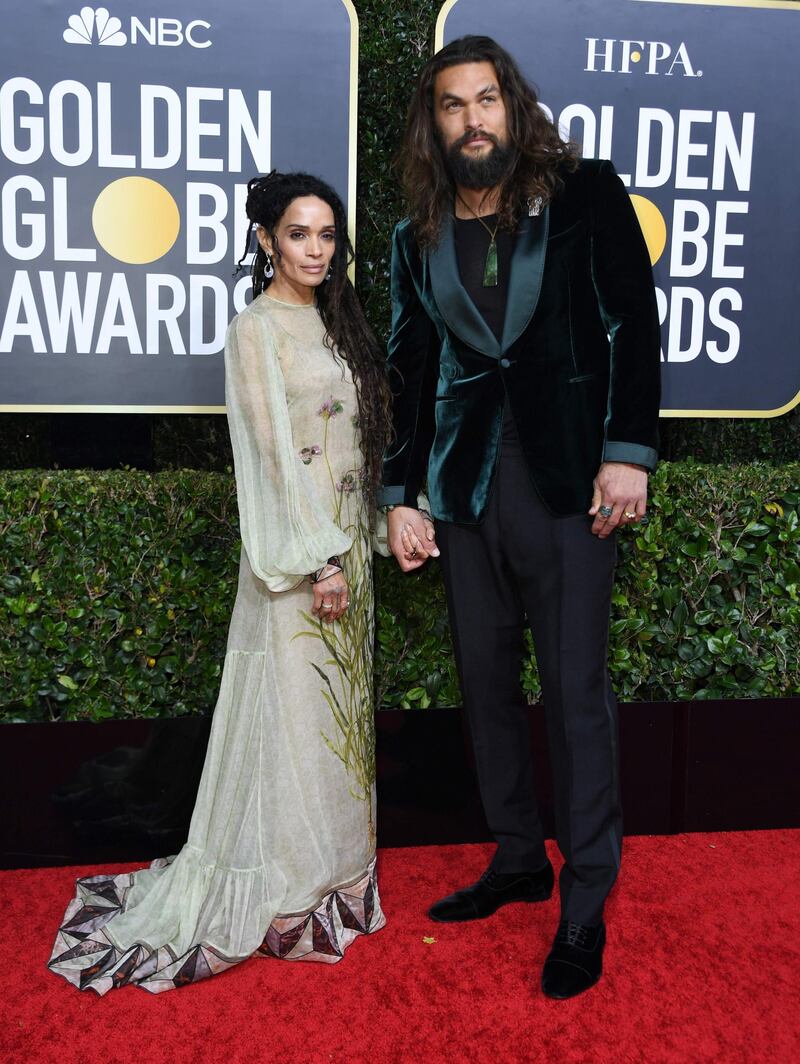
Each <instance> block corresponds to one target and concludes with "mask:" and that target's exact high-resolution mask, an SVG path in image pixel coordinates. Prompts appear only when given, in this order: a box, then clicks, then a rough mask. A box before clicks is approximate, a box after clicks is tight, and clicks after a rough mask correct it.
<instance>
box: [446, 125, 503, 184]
mask: <svg viewBox="0 0 800 1064" xmlns="http://www.w3.org/2000/svg"><path fill="white" fill-rule="evenodd" d="M481 136H482V137H486V138H487V139H488V140H490V141H492V143H493V145H494V146H493V147H492V149H491V150H490V151H488V152H486V153H485V154H483V155H480V156H478V157H477V158H471V157H470V156H469V155H467V154H465V152H464V151H462V147H463V145H465V144H468V143H469V142H470V140H473V139H474V134H465V135H464V136H463V137H459V138H458V140H457V141H455V142H454V143H453V144H451V145H450V147H449V149H448V151H447V156H446V158H447V166H448V169H449V170H450V176H451V177H452V178H453V180H454V181H455V183H456V184H457V185H460V186H461V188H476V189H478V188H494V187H495V185H499V184H500V182H501V181H502V180H503V178H504V177H505V176H506V174H507V173H508V171H509V170H510V169H511V166H512V164H513V162H514V154H515V153H514V150H513V148H510V147H509V146H508V145H505V146H504V145H502V144H500V142H499V141H498V140H497V137H495V136H494V135H493V134H491V133H482V134H481Z"/></svg>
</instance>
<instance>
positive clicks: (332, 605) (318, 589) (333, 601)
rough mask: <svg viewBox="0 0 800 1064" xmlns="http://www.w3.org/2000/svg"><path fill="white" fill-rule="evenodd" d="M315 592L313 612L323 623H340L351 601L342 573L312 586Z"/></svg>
mask: <svg viewBox="0 0 800 1064" xmlns="http://www.w3.org/2000/svg"><path fill="white" fill-rule="evenodd" d="M311 587H312V590H313V592H314V602H313V604H312V606H311V612H312V613H313V614H314V616H315V617H319V619H320V620H321V621H328V622H329V623H330V622H331V621H338V620H339V618H340V617H341V616H342V614H343V613H344V611H345V610H346V609H347V606H348V602H349V600H350V589H349V588H348V586H347V581H346V580H345V578H344V575H343V574H342V573H334V574H333V576H329V577H327V579H325V580H320V581H318V582H317V583H316V584H312V585H311Z"/></svg>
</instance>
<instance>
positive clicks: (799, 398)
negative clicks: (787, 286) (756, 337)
mask: <svg viewBox="0 0 800 1064" xmlns="http://www.w3.org/2000/svg"><path fill="white" fill-rule="evenodd" d="M669 2H672V0H669ZM798 405H800V392H798V393H797V395H796V396H795V397H794V398H793V399H790V400H789V402H788V403H784V405H783V406H776V407H775V409H774V410H661V411H660V412H659V413H660V416H661V417H754V418H758V417H761V418H767V417H780V416H781V414H788V413H789V411H790V410H794V408H795V407H796V406H798Z"/></svg>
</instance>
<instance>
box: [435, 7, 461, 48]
mask: <svg viewBox="0 0 800 1064" xmlns="http://www.w3.org/2000/svg"><path fill="white" fill-rule="evenodd" d="M457 3H458V0H445V2H444V3H443V4H442V6H441V9H440V11H439V14H438V16H437V19H436V29H435V31H434V35H433V48H434V51H435V52H438V51H441V49H442V48H443V47H444V24H445V22H446V21H447V16H448V15H449V14H450V12H451V10H452V9H453V8H454V7H455V6H456V4H457Z"/></svg>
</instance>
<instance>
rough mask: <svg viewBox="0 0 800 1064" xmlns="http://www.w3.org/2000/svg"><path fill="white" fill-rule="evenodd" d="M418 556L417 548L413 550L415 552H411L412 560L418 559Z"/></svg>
mask: <svg viewBox="0 0 800 1064" xmlns="http://www.w3.org/2000/svg"><path fill="white" fill-rule="evenodd" d="M416 556H417V548H416V547H415V548H414V549H413V550H412V551H411V557H412V558H416Z"/></svg>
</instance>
